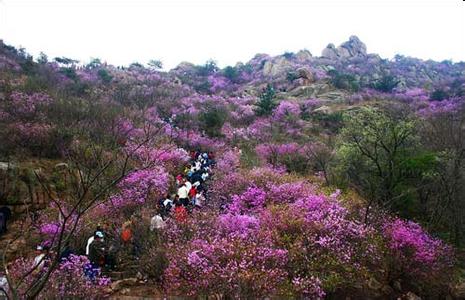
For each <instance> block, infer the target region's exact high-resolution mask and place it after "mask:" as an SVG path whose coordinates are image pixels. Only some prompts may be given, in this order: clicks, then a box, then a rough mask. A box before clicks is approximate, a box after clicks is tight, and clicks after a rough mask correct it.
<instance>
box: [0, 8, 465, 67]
mask: <svg viewBox="0 0 465 300" xmlns="http://www.w3.org/2000/svg"><path fill="white" fill-rule="evenodd" d="M351 35H357V36H358V37H359V38H360V39H361V40H362V41H363V42H364V43H365V44H366V45H367V48H368V52H369V53H378V54H380V55H381V57H383V58H392V57H393V56H394V55H396V54H402V55H406V56H413V57H418V58H422V59H434V60H439V61H442V60H444V59H451V60H453V61H465V1H463V0H436V1H435V0H422V1H421V0H390V1H388V0H345V1H344V0H326V1H324V0H313V1H312V0H306V1H305V0H152V1H150V0H112V1H111V0H0V39H3V40H4V42H5V43H7V44H9V45H13V46H16V47H19V46H21V47H24V48H25V49H26V51H28V52H29V53H31V54H33V55H34V56H37V55H38V54H39V53H40V52H41V51H43V52H44V53H46V54H47V55H48V56H49V57H52V58H53V57H56V56H66V57H70V58H73V59H78V60H80V61H82V62H84V63H85V62H88V61H89V60H90V59H91V58H100V59H101V60H102V61H106V62H108V63H111V64H114V65H128V64H130V63H132V62H140V63H146V62H148V61H149V60H150V59H159V60H161V61H162V62H163V64H164V66H165V69H170V68H173V67H175V66H176V65H177V64H179V63H180V62H182V61H189V62H192V63H196V64H203V63H205V62H206V61H207V60H209V59H213V60H215V61H217V63H218V65H219V66H221V67H224V66H227V65H234V64H236V63H237V62H238V61H242V62H246V61H248V60H249V59H251V58H252V57H253V56H254V55H255V54H256V53H268V54H271V55H278V54H282V53H284V52H288V51H290V52H297V51H298V50H300V49H308V50H309V51H310V52H311V53H312V54H313V55H318V56H319V55H321V51H322V49H323V48H324V47H326V45H327V44H329V43H333V44H335V45H336V46H337V45H339V44H341V43H342V42H344V41H346V40H348V38H349V37H350V36H351Z"/></svg>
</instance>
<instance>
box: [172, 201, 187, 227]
mask: <svg viewBox="0 0 465 300" xmlns="http://www.w3.org/2000/svg"><path fill="white" fill-rule="evenodd" d="M174 205H175V208H174V219H175V220H176V221H177V222H179V223H185V222H186V221H187V210H186V208H185V207H184V206H183V205H182V204H181V202H180V201H177V202H175V204H174Z"/></svg>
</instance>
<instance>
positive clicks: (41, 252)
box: [33, 245, 47, 272]
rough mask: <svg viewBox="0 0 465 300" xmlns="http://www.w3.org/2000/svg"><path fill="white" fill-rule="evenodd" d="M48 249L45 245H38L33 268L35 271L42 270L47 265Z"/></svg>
mask: <svg viewBox="0 0 465 300" xmlns="http://www.w3.org/2000/svg"><path fill="white" fill-rule="evenodd" d="M46 250H47V249H46V248H45V247H44V246H41V245H38V246H37V248H36V257H35V258H34V264H33V268H35V269H34V272H40V271H42V269H43V268H44V266H45V260H46V259H47V251H46Z"/></svg>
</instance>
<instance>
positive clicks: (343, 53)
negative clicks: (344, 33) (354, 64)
mask: <svg viewBox="0 0 465 300" xmlns="http://www.w3.org/2000/svg"><path fill="white" fill-rule="evenodd" d="M337 49H338V53H339V56H340V57H342V58H351V57H365V56H367V47H366V45H365V44H364V43H363V42H362V41H360V39H359V38H358V37H357V36H355V35H353V36H351V37H350V38H349V40H348V41H347V42H344V43H342V44H341V45H340V46H339V47H338V48H337Z"/></svg>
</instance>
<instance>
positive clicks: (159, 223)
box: [150, 214, 166, 231]
mask: <svg viewBox="0 0 465 300" xmlns="http://www.w3.org/2000/svg"><path fill="white" fill-rule="evenodd" d="M165 226H166V223H165V221H164V220H163V218H162V216H161V215H160V214H156V215H155V216H153V217H152V219H151V220H150V231H154V230H155V229H157V230H160V229H163V228H165Z"/></svg>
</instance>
